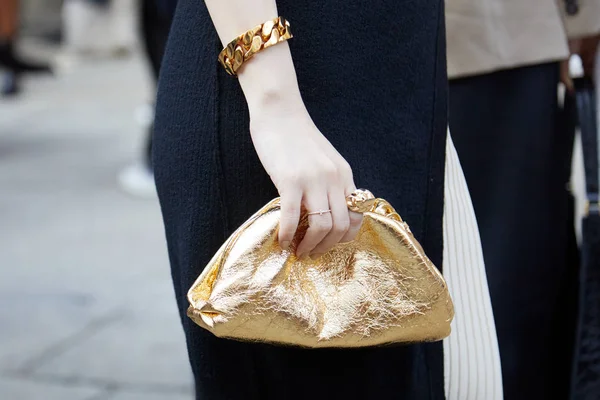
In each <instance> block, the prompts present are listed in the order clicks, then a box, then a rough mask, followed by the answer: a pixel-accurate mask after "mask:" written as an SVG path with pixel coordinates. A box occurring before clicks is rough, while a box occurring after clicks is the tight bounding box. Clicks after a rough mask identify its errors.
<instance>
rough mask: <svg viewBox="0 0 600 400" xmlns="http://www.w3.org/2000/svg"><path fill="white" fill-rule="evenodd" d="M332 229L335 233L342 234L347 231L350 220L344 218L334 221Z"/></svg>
mask: <svg viewBox="0 0 600 400" xmlns="http://www.w3.org/2000/svg"><path fill="white" fill-rule="evenodd" d="M333 229H334V231H335V233H338V234H344V233H346V232H348V229H350V220H349V219H345V220H342V221H338V222H336V224H335V226H334V228H333Z"/></svg>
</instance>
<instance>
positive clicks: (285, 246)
mask: <svg viewBox="0 0 600 400" xmlns="http://www.w3.org/2000/svg"><path fill="white" fill-rule="evenodd" d="M281 248H282V249H283V250H289V248H290V242H289V241H288V240H285V241H283V242H281Z"/></svg>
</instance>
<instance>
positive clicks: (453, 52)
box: [446, 0, 600, 79]
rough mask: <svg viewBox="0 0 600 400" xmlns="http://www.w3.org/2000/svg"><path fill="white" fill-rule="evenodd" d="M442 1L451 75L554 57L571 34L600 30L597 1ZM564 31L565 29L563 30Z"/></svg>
mask: <svg viewBox="0 0 600 400" xmlns="http://www.w3.org/2000/svg"><path fill="white" fill-rule="evenodd" d="M579 8H580V11H579V14H578V15H577V16H575V17H570V16H566V15H565V13H564V0H446V29H447V41H448V76H449V77H450V79H452V78H459V77H465V76H472V75H478V74H484V73H488V72H493V71H497V70H501V69H508V68H516V67H522V66H526V65H534V64H541V63H545V62H551V61H558V60H561V59H564V58H566V57H567V56H568V46H567V35H568V36H569V37H571V38H575V37H581V36H586V35H590V34H595V33H600V0H579ZM567 31H568V33H567Z"/></svg>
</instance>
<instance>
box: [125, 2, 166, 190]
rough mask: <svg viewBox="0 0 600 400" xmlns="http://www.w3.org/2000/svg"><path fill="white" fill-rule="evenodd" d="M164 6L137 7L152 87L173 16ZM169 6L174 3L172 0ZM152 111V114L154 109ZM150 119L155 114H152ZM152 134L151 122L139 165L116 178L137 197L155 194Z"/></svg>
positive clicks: (161, 3) (157, 73) (156, 4)
mask: <svg viewBox="0 0 600 400" xmlns="http://www.w3.org/2000/svg"><path fill="white" fill-rule="evenodd" d="M164 3H165V2H164V1H160V0H141V1H140V4H139V6H140V14H139V15H140V34H141V37H142V45H143V49H144V52H145V55H146V58H147V61H148V65H149V67H150V72H151V75H152V79H153V84H154V85H156V83H157V82H158V75H159V73H160V65H161V62H162V58H163V54H164V51H165V46H166V44H167V38H168V36H169V29H170V28H171V20H172V16H173V15H172V12H173V9H172V8H171V7H166V6H165V4H164ZM171 3H174V2H173V1H171ZM153 103H154V102H153ZM152 108H153V111H154V106H153V107H152ZM153 120H154V113H153V115H152V121H153ZM153 131H154V123H153V122H152V123H151V124H150V126H149V128H148V132H147V134H146V137H145V143H144V150H143V154H142V158H143V160H142V163H137V164H134V165H131V166H129V167H128V168H126V169H125V170H124V171H123V172H122V173H121V175H120V177H119V181H120V183H121V185H122V187H123V188H124V189H125V190H126V191H128V192H129V193H131V194H134V195H137V196H142V197H147V196H154V195H155V188H154V174H153V172H152V135H153Z"/></svg>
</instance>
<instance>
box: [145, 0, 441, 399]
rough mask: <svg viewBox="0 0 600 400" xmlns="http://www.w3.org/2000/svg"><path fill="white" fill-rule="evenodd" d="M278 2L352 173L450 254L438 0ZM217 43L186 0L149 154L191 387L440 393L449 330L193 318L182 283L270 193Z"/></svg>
mask: <svg viewBox="0 0 600 400" xmlns="http://www.w3.org/2000/svg"><path fill="white" fill-rule="evenodd" d="M277 5H278V10H279V14H280V15H282V16H284V17H285V18H286V19H288V20H289V21H290V23H291V26H292V30H293V32H294V36H295V37H294V38H293V39H292V40H291V41H290V42H289V43H290V47H291V50H292V55H293V58H294V64H295V66H296V71H297V74H298V80H299V85H300V90H301V93H302V97H303V99H304V102H305V104H306V106H307V108H308V111H309V113H310V115H311V117H312V118H313V120H314V121H315V123H316V125H317V127H318V128H319V129H320V130H321V132H323V134H324V135H325V136H326V137H327V138H328V139H329V140H330V142H331V143H332V144H333V145H334V146H335V147H336V149H337V150H338V151H339V152H340V153H341V154H342V156H344V157H345V158H346V160H347V161H348V162H349V163H350V165H351V166H352V168H353V171H354V177H355V182H356V184H357V186H358V187H364V188H367V189H370V190H371V191H372V192H373V193H375V195H377V196H380V197H384V198H386V199H387V200H389V201H390V202H391V203H392V204H393V205H394V206H395V207H396V209H397V210H398V211H399V212H400V214H401V215H402V217H403V218H404V219H405V220H406V221H407V222H408V223H409V224H410V226H411V229H412V230H413V232H414V234H415V236H416V237H417V239H418V240H419V241H420V242H421V244H422V245H423V247H424V249H425V251H426V252H427V254H428V255H429V257H430V258H431V259H432V261H433V262H434V263H435V264H436V265H437V266H438V267H441V265H442V214H443V193H444V186H443V185H444V182H443V179H444V161H445V159H444V151H445V140H446V124H447V118H446V117H447V115H446V114H447V112H446V107H447V104H446V95H447V88H446V60H445V39H444V12H443V0H393V1H392V0H387V1H385V0H380V1H348V0H307V1H295V0H282V1H277ZM260 22H263V21H257V23H260ZM220 50H221V44H220V41H219V39H218V37H217V34H216V31H215V29H214V26H213V24H212V22H211V19H210V16H209V14H208V11H207V9H206V7H205V5H204V3H203V1H201V0H181V1H180V3H179V5H178V9H177V12H176V16H175V20H174V23H173V27H172V32H171V37H170V39H169V43H168V46H167V51H166V55H165V59H164V64H163V67H162V71H161V78H160V83H159V94H158V102H157V115H156V132H155V147H154V162H155V175H156V182H157V187H158V193H159V198H160V203H161V207H162V212H163V217H164V221H165V227H166V235H167V242H168V247H169V256H170V261H171V268H172V275H173V282H174V286H175V292H176V296H177V301H178V304H179V310H180V313H181V316H182V321H183V326H184V330H185V333H186V338H187V345H188V350H189V356H190V360H191V365H192V370H193V372H194V376H195V379H196V390H197V399H203V400H254V399H256V400H287V399H290V400H294V399H298V400H300V399H302V400H304V399H310V400H321V399H322V400H325V399H327V400H330V399H331V400H333V399H344V400H353V399H356V400H358V399H360V400H364V399H373V400H386V399H399V400H400V399H401V400H425V399H442V398H443V397H444V390H443V386H444V385H443V357H442V345H441V343H434V344H426V345H411V346H396V347H385V348H377V349H359V350H315V351H313V350H302V349H295V348H283V347H274V346H269V345H258V344H246V343H238V342H234V341H229V340H222V339H217V338H215V337H213V336H212V334H210V333H208V332H206V331H204V330H202V329H201V328H199V327H197V326H196V325H194V324H193V322H192V321H191V320H189V319H188V318H187V317H186V316H185V310H186V308H187V306H188V304H187V301H186V298H185V295H186V292H187V290H188V289H189V287H190V286H191V285H192V283H193V282H194V280H195V279H196V278H197V276H198V275H199V274H200V272H201V271H202V268H203V267H204V266H205V265H206V264H207V263H208V261H209V260H210V258H211V257H212V255H213V254H214V253H215V252H216V251H217V250H218V248H219V247H220V245H221V244H222V243H223V241H225V239H226V238H227V237H228V236H229V235H230V234H231V233H232V232H233V230H235V229H236V228H237V227H238V226H239V225H240V224H242V223H243V222H244V221H245V220H246V219H247V218H248V217H250V216H251V215H252V214H253V213H254V212H255V211H256V210H258V209H259V208H261V207H262V206H263V205H264V204H265V203H267V202H268V201H269V200H271V199H272V198H273V197H276V196H277V191H276V189H275V187H274V186H273V184H272V182H271V181H270V179H269V177H268V175H267V174H266V172H265V171H264V169H263V168H262V166H261V164H260V162H259V159H258V157H257V155H256V153H255V151H254V148H253V146H252V142H251V138H250V133H249V117H248V109H247V105H246V102H245V99H244V96H243V93H242V91H241V89H240V87H239V83H238V81H237V80H236V79H235V78H232V77H230V76H228V75H227V74H226V73H225V71H224V70H223V68H222V67H221V66H220V65H219V64H218V63H217V55H218V52H219V51H220ZM267 51H268V50H267ZM258 56H260V55H258ZM258 56H257V57H258ZM282 129H285V127H282ZM156 362H160V360H156ZM181 373H185V371H181Z"/></svg>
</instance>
